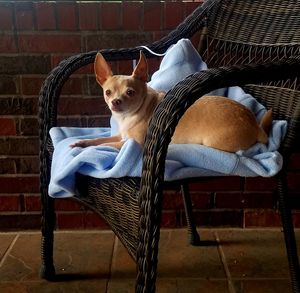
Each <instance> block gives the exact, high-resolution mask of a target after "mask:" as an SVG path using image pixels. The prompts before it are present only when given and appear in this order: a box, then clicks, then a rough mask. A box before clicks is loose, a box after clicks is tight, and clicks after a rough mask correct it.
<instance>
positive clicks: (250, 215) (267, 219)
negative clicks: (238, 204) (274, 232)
mask: <svg viewBox="0 0 300 293" xmlns="http://www.w3.org/2000/svg"><path fill="white" fill-rule="evenodd" d="M244 226H245V228H248V227H280V226H281V219H280V214H279V212H278V211H275V210H273V209H259V210H258V209H256V210H246V211H245V215H244Z"/></svg>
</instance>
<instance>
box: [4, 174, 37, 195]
mask: <svg viewBox="0 0 300 293" xmlns="http://www.w3.org/2000/svg"><path fill="white" fill-rule="evenodd" d="M0 186H1V192H3V193H18V192H21V193H32V192H39V177H38V176H26V177H8V176H7V177H0Z"/></svg>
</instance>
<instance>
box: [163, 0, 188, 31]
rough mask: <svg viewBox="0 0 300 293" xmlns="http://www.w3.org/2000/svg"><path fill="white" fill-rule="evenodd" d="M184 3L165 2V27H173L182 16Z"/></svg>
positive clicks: (179, 21) (178, 22)
mask: <svg viewBox="0 0 300 293" xmlns="http://www.w3.org/2000/svg"><path fill="white" fill-rule="evenodd" d="M183 5H184V3H182V2H166V3H165V29H174V28H175V27H176V26H177V25H178V24H180V23H181V22H182V21H183V18H184V6H183Z"/></svg>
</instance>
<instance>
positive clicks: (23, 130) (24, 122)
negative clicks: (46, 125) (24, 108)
mask: <svg viewBox="0 0 300 293" xmlns="http://www.w3.org/2000/svg"><path fill="white" fill-rule="evenodd" d="M18 134H20V135H24V136H29V135H34V136H37V135H38V134H39V125H38V119H37V118H24V119H20V120H19V133H18Z"/></svg>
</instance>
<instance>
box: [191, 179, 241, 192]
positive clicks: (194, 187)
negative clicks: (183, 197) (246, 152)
mask: <svg viewBox="0 0 300 293" xmlns="http://www.w3.org/2000/svg"><path fill="white" fill-rule="evenodd" d="M241 184H242V183H241V178H240V177H208V178H204V177H203V178H199V179H197V180H196V181H195V182H193V183H191V184H190V190H191V191H220V190H240V189H241V187H242V186H241Z"/></svg>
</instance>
